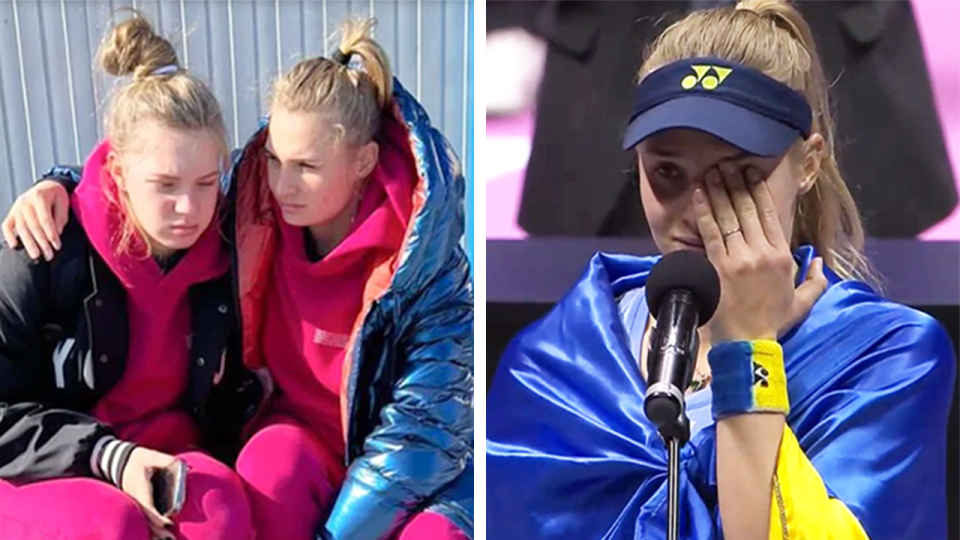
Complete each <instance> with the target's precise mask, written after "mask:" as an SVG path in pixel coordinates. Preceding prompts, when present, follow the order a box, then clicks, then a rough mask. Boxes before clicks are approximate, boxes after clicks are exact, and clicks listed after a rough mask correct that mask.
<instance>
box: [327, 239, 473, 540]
mask: <svg viewBox="0 0 960 540" xmlns="http://www.w3.org/2000/svg"><path fill="white" fill-rule="evenodd" d="M456 253H457V255H456V256H455V257H453V258H452V259H453V260H452V262H451V264H450V265H449V268H450V270H448V271H446V272H444V273H443V274H442V275H441V276H440V277H439V278H438V279H437V281H436V282H434V283H433V284H432V286H431V287H430V288H429V289H428V291H427V292H426V294H425V295H424V296H422V297H421V298H419V299H417V301H416V305H415V306H414V307H412V308H410V309H411V310H412V312H413V315H412V318H413V320H412V321H411V324H410V326H409V330H408V331H406V332H404V335H405V336H406V337H405V338H403V339H402V340H401V342H403V343H404V345H402V346H403V348H404V350H405V355H406V363H405V366H406V367H405V369H404V372H403V374H402V375H401V376H400V377H399V380H398V382H397V383H396V384H395V386H394V388H393V399H392V401H391V402H390V403H389V404H388V405H387V406H385V407H384V408H383V410H382V411H381V412H380V424H379V425H378V427H377V428H376V429H375V430H374V431H373V432H372V433H371V434H370V435H369V436H368V437H367V438H366V440H365V443H364V452H363V454H362V455H361V456H360V457H359V458H357V459H356V460H355V461H354V462H353V463H352V464H351V465H350V468H349V470H348V471H347V478H346V481H345V482H344V485H343V488H342V489H341V491H340V495H339V497H338V499H337V502H336V504H335V506H334V508H333V510H332V512H331V515H330V517H329V519H328V520H327V524H326V534H327V535H328V537H329V538H332V539H335V540H378V539H383V538H387V537H389V535H390V534H392V533H393V532H394V531H395V530H396V529H397V527H399V526H400V525H402V524H403V523H404V522H405V521H406V520H407V518H408V517H410V515H411V513H413V512H416V511H418V510H421V509H422V508H423V507H424V506H425V505H426V504H428V503H429V502H430V500H431V498H432V497H433V496H434V495H435V494H436V493H437V492H439V491H440V490H441V489H443V488H444V487H445V486H447V485H448V484H450V483H451V482H453V481H454V480H456V479H457V477H458V476H459V475H460V474H461V473H463V471H464V470H465V469H466V468H467V464H468V462H469V461H470V460H472V459H473V293H472V290H471V287H470V282H469V279H470V278H469V269H468V265H467V262H466V259H465V255H464V254H463V253H462V251H459V250H458V251H457V252H456Z"/></svg>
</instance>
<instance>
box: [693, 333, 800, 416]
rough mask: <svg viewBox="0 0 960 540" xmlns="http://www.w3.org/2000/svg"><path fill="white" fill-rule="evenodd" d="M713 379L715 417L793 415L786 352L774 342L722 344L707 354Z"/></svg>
mask: <svg viewBox="0 0 960 540" xmlns="http://www.w3.org/2000/svg"><path fill="white" fill-rule="evenodd" d="M707 360H708V361H709V363H710V371H711V372H712V373H711V374H712V376H713V380H712V382H711V384H712V386H713V418H714V419H720V418H723V417H725V416H731V415H735V414H749V413H755V412H776V413H782V414H787V413H788V412H790V398H789V397H788V395H787V374H786V372H785V371H784V367H783V349H782V348H781V347H780V344H779V343H777V342H776V341H772V340H765V339H761V340H754V341H730V342H726V343H719V344H717V345H714V346H713V347H712V348H711V349H710V353H709V354H708V355H707Z"/></svg>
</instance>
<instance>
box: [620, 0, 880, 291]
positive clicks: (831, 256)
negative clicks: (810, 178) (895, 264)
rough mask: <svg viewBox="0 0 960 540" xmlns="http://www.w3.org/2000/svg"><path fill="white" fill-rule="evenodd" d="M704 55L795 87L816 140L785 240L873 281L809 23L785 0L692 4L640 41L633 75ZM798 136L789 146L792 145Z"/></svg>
mask: <svg viewBox="0 0 960 540" xmlns="http://www.w3.org/2000/svg"><path fill="white" fill-rule="evenodd" d="M698 56H712V57H717V58H722V59H725V60H729V61H732V62H737V63H740V64H743V65H746V66H750V67H752V68H754V69H757V70H759V71H761V72H763V73H764V74H766V75H767V76H769V77H771V78H773V79H776V80H777V81H779V82H781V83H784V84H786V85H787V86H789V87H791V88H793V89H794V90H796V91H798V92H800V93H802V94H803V95H804V96H805V97H806V99H807V102H808V103H809V104H810V108H811V109H812V111H813V127H812V132H813V133H819V134H820V135H821V136H822V137H823V140H824V153H823V156H822V158H823V159H822V161H821V169H820V174H819V177H818V178H817V181H816V182H815V183H814V186H813V188H811V189H810V190H809V191H808V192H807V193H805V194H804V195H802V196H801V197H800V198H799V200H798V204H797V209H796V216H795V219H794V227H793V233H792V238H791V245H792V246H794V247H795V246H797V245H798V244H804V243H808V244H811V245H813V246H814V247H815V248H816V249H817V251H818V252H819V253H820V255H821V256H823V258H824V262H825V263H826V264H827V265H828V266H830V268H831V269H833V270H834V271H835V272H836V273H837V274H838V275H840V276H841V277H842V278H844V279H858V280H861V281H865V282H868V283H870V284H872V285H874V286H876V287H879V285H880V283H879V279H878V277H877V276H876V274H875V273H874V271H873V269H872V268H871V267H870V264H869V262H868V261H867V259H866V257H865V256H864V254H863V243H864V232H863V224H862V222H861V219H860V214H859V212H858V210H857V206H856V203H855V202H854V200H853V196H852V195H851V194H850V190H849V189H848V188H847V184H846V182H845V181H844V180H843V177H842V176H841V174H840V168H839V166H838V165H837V159H836V151H835V124H834V121H833V115H832V113H831V110H830V103H829V99H828V96H827V81H826V78H825V76H824V73H823V67H822V65H821V63H820V58H819V56H818V55H817V49H816V45H815V43H814V41H813V35H812V33H811V32H810V27H809V25H808V24H807V22H806V21H805V20H804V18H803V16H802V15H801V14H800V12H799V11H797V10H796V8H794V7H793V6H792V5H791V4H790V3H789V2H787V1H785V0H742V1H740V2H738V3H737V4H736V6H735V7H722V8H716V9H709V10H702V11H695V12H692V13H690V14H689V15H687V16H686V17H685V18H683V19H682V20H680V21H678V22H676V23H674V24H672V25H671V26H669V27H668V28H667V29H666V30H664V31H663V33H662V34H661V35H660V36H659V37H658V38H657V39H656V41H654V43H653V44H652V45H651V46H650V47H649V48H648V50H647V52H646V54H645V57H644V62H643V66H642V67H641V68H640V73H639V77H640V79H641V80H642V79H643V78H644V77H645V76H647V75H648V74H649V73H651V72H652V71H654V70H656V69H657V68H659V67H661V66H664V65H666V64H669V63H672V62H675V61H677V60H681V59H684V58H691V57H698ZM801 149H802V145H800V144H799V143H798V144H797V145H795V146H794V147H793V149H791V151H792V152H798V151H799V150H801Z"/></svg>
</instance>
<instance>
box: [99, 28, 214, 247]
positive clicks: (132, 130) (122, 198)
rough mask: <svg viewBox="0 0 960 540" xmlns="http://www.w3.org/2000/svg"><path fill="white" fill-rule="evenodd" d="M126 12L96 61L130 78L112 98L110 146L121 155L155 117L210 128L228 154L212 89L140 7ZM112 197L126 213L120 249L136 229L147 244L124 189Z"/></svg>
mask: <svg viewBox="0 0 960 540" xmlns="http://www.w3.org/2000/svg"><path fill="white" fill-rule="evenodd" d="M125 11H130V12H132V14H133V16H132V17H130V18H128V19H126V20H124V21H122V22H120V23H118V24H116V25H115V26H114V27H113V28H112V29H111V30H110V31H109V32H108V33H107V34H106V35H105V37H104V40H103V42H102V43H101V44H100V48H99V50H98V51H97V63H98V65H99V66H100V67H101V68H102V69H103V70H104V71H106V72H107V73H109V74H110V75H113V76H116V77H123V76H130V79H131V80H130V81H128V82H125V83H123V84H122V85H121V86H119V87H118V88H117V89H116V90H115V91H114V92H113V95H112V96H111V98H110V103H109V106H108V109H107V113H106V118H105V122H104V123H105V126H104V127H105V132H106V138H107V140H108V141H109V142H110V147H111V149H112V150H114V151H116V152H117V153H120V154H122V153H124V152H127V151H130V150H132V149H133V144H134V143H135V142H136V141H137V136H138V135H137V133H138V129H140V128H142V127H143V125H144V123H146V122H157V123H159V124H160V125H163V126H165V127H170V128H175V129H182V130H212V131H213V132H214V133H216V135H217V137H218V138H219V139H221V140H222V141H223V157H224V158H225V157H226V155H227V153H228V148H227V141H226V128H225V127H224V124H223V115H222V113H221V112H220V104H219V103H217V99H216V97H214V95H213V92H211V91H210V89H209V88H208V87H207V85H206V84H204V82H203V81H201V80H200V79H199V78H197V77H195V76H194V75H192V74H191V73H189V72H188V71H186V70H184V69H183V68H182V67H181V66H180V62H179V60H178V59H177V53H176V51H174V49H173V45H171V44H170V42H169V41H168V40H166V39H164V38H163V37H160V36H159V35H157V34H156V33H155V32H154V30H153V26H152V25H151V24H150V21H148V20H147V19H146V18H145V17H144V16H143V15H142V14H141V13H140V12H138V11H136V10H125ZM107 193H111V192H110V191H107ZM110 200H111V202H112V203H114V204H116V205H118V206H119V207H120V209H121V215H122V216H124V220H123V223H122V226H121V230H120V233H119V241H118V246H117V250H118V253H120V252H125V251H128V250H129V249H130V247H131V245H132V242H133V239H134V237H135V236H136V235H137V234H139V235H140V236H141V237H142V238H143V240H144V242H146V243H147V244H148V245H149V243H150V240H149V238H148V237H147V235H146V234H144V232H143V230H142V228H141V227H140V225H139V223H137V219H136V216H134V215H133V213H132V212H131V211H130V202H129V200H128V199H127V196H126V195H125V194H123V193H122V190H119V191H118V196H117V197H112V196H111V197H110Z"/></svg>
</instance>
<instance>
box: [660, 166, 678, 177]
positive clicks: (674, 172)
mask: <svg viewBox="0 0 960 540" xmlns="http://www.w3.org/2000/svg"><path fill="white" fill-rule="evenodd" d="M654 173H656V175H657V176H659V177H661V178H663V179H665V180H676V179H678V178H680V170H679V169H678V168H677V167H676V166H675V165H660V166H658V167H657V168H656V169H655V170H654Z"/></svg>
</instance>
